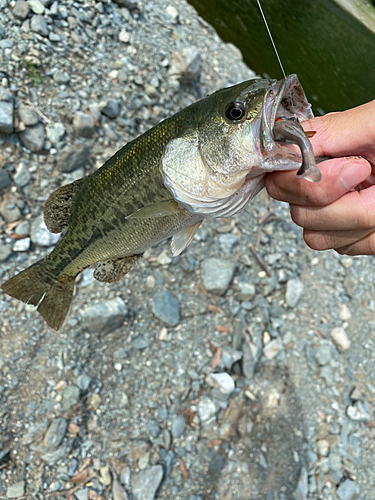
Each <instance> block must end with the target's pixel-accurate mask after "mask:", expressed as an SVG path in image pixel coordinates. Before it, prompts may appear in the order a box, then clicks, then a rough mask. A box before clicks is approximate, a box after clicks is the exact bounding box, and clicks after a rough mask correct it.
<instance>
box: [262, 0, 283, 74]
mask: <svg viewBox="0 0 375 500" xmlns="http://www.w3.org/2000/svg"><path fill="white" fill-rule="evenodd" d="M257 3H258V7H259V10H260V13H261V14H262V17H263V22H264V24H265V26H266V29H267V32H268V36H269V37H270V40H271V43H272V46H273V50H274V51H275V54H276V57H277V60H278V61H279V64H280V68H281V71H282V72H283V75H284V78H286V74H285V71H284V68H283V65H282V63H281V59H280V56H279V53H278V52H277V48H276V45H275V42H274V41H273V38H272V35H271V31H270V28H269V26H268V23H267V19H266V16H265V15H264V12H263V9H262V6H261V5H260V0H257Z"/></svg>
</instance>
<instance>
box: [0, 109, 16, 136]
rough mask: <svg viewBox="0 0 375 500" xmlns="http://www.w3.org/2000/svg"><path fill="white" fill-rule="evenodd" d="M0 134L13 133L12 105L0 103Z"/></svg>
mask: <svg viewBox="0 0 375 500" xmlns="http://www.w3.org/2000/svg"><path fill="white" fill-rule="evenodd" d="M0 132H2V133H4V134H11V133H12V132H13V103H12V102H4V101H1V102H0Z"/></svg>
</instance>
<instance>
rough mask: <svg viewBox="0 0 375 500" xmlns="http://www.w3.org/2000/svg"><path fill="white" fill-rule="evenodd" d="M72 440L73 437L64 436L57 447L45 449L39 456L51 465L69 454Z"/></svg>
mask: <svg viewBox="0 0 375 500" xmlns="http://www.w3.org/2000/svg"><path fill="white" fill-rule="evenodd" d="M73 442H74V438H73V437H66V438H64V440H63V442H62V443H61V445H60V446H59V447H58V448H56V449H55V450H52V451H49V450H47V451H46V452H44V453H43V454H42V455H41V458H42V459H43V460H44V461H45V462H47V463H48V464H49V465H53V464H55V463H56V462H58V461H59V460H61V459H63V458H64V457H67V456H68V455H69V453H70V450H71V449H72V446H73Z"/></svg>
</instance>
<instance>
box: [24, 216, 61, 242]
mask: <svg viewBox="0 0 375 500" xmlns="http://www.w3.org/2000/svg"><path fill="white" fill-rule="evenodd" d="M30 237H31V241H32V242H33V243H34V245H40V246H42V247H50V246H52V245H56V243H57V242H58V241H59V239H60V234H54V233H50V232H49V231H48V229H47V226H46V225H45V223H44V219H43V215H39V216H38V217H36V218H35V219H34V220H33V222H32V224H31V231H30Z"/></svg>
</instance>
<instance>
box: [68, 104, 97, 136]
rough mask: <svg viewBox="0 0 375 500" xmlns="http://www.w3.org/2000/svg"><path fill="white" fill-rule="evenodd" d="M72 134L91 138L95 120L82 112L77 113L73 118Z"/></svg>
mask: <svg viewBox="0 0 375 500" xmlns="http://www.w3.org/2000/svg"><path fill="white" fill-rule="evenodd" d="M73 128H74V132H75V133H76V134H77V135H79V136H81V137H87V138H89V137H92V136H93V135H94V132H95V120H94V118H93V117H92V116H90V115H87V114H86V113H84V112H83V111H77V112H76V113H75V115H74V118H73Z"/></svg>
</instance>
